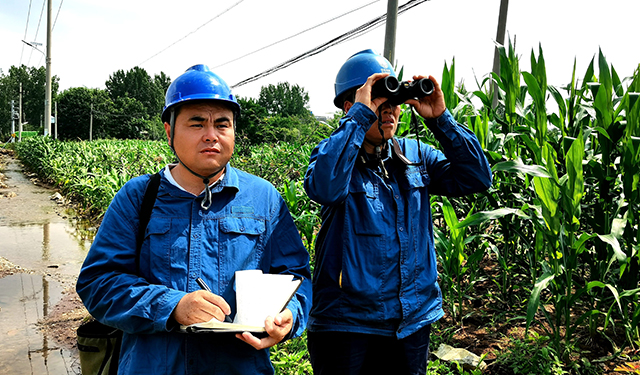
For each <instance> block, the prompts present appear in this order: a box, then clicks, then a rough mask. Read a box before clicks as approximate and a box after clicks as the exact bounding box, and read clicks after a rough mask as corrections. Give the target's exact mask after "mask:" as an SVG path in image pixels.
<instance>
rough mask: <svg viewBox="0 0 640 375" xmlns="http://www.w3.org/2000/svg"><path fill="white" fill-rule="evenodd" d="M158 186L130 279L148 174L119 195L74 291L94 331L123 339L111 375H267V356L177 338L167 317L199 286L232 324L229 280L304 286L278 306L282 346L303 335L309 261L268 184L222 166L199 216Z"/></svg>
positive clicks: (191, 199)
mask: <svg viewBox="0 0 640 375" xmlns="http://www.w3.org/2000/svg"><path fill="white" fill-rule="evenodd" d="M166 174H167V173H166V172H165V171H164V170H163V171H161V175H162V179H161V183H160V187H159V191H158V195H157V199H156V203H155V206H154V209H153V211H152V214H151V218H150V221H149V224H148V226H147V229H146V234H145V238H144V242H143V244H142V248H141V251H140V265H139V272H138V271H136V235H137V233H138V223H139V210H140V206H141V203H142V197H143V196H144V192H145V189H146V186H147V182H148V181H149V175H146V176H141V177H137V178H134V179H132V180H130V181H129V182H127V183H126V184H125V186H124V187H123V188H122V189H120V191H119V192H118V193H117V194H116V196H115V198H114V199H113V201H112V202H111V205H110V206H109V209H108V210H107V212H106V214H105V216H104V219H103V221H102V224H101V225H100V229H99V231H98V233H97V235H96V237H95V240H94V242H93V244H92V246H91V250H90V251H89V253H88V255H87V258H86V260H85V262H84V265H83V267H82V270H81V272H80V275H79V278H78V282H77V287H76V289H77V292H78V294H79V295H80V297H81V298H82V301H83V302H84V304H85V306H86V307H87V309H88V311H89V312H90V313H91V315H93V316H94V317H95V318H96V319H97V320H99V321H100V322H102V323H104V324H107V325H110V326H113V327H117V328H119V329H121V330H122V331H124V336H123V342H122V349H121V352H120V353H121V354H120V364H119V373H120V374H155V375H157V374H273V372H274V369H273V366H272V365H271V361H270V359H269V350H268V349H263V350H256V349H254V348H253V347H252V346H250V345H248V344H246V343H244V342H242V341H240V340H239V339H237V338H236V337H235V336H234V334H219V333H208V334H202V333H197V334H186V333H181V332H180V330H179V326H178V324H177V323H176V322H175V321H174V320H173V319H172V318H170V317H171V313H172V312H173V310H174V308H175V307H176V305H177V304H178V302H179V301H180V299H181V298H182V297H184V296H185V295H186V294H187V293H190V292H193V291H196V290H200V289H201V288H200V286H199V285H198V284H197V282H196V279H197V278H202V279H203V280H204V281H205V282H206V284H208V286H209V287H210V289H211V291H212V292H213V293H214V294H217V295H220V296H222V297H223V298H224V299H225V300H226V301H227V302H228V303H229V305H230V306H231V310H232V313H231V317H233V316H234V315H235V311H236V310H235V292H234V290H233V288H234V281H235V278H234V274H235V272H236V271H238V270H249V269H258V270H262V271H263V272H264V273H273V274H291V275H294V277H295V278H303V280H304V281H303V282H302V285H301V287H300V288H299V289H298V291H297V293H296V295H295V296H294V298H292V300H291V301H290V302H289V304H288V305H287V307H288V308H289V309H290V310H291V312H292V314H293V319H294V324H293V328H292V331H291V332H290V335H289V337H294V336H299V335H300V334H302V332H303V331H304V329H305V328H306V324H307V319H308V313H309V309H310V306H311V281H310V277H311V275H310V269H309V254H308V252H307V251H306V249H305V248H304V246H303V244H302V241H301V239H300V235H299V233H298V231H297V229H296V227H295V224H294V222H293V220H292V218H291V215H290V213H289V211H288V209H287V206H286V204H285V202H284V200H283V199H282V197H281V195H280V194H279V193H278V192H277V190H276V189H275V188H274V187H273V186H272V185H271V184H270V183H269V182H267V181H265V180H263V179H261V178H258V177H256V176H253V175H250V174H248V173H245V172H242V171H240V170H237V169H235V168H232V167H231V166H230V165H227V166H226V170H225V174H224V177H223V178H222V179H221V180H220V181H219V183H217V184H216V185H215V186H214V187H212V193H213V203H212V205H211V207H210V208H209V209H208V210H203V209H202V208H201V207H200V203H201V201H202V198H203V196H204V194H201V195H200V196H199V197H195V196H194V195H193V194H190V193H188V192H186V191H184V190H182V189H180V188H179V187H178V186H175V185H173V184H172V183H170V182H169V181H168V179H167V176H166Z"/></svg>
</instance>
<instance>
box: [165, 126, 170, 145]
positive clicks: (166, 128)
mask: <svg viewBox="0 0 640 375" xmlns="http://www.w3.org/2000/svg"><path fill="white" fill-rule="evenodd" d="M164 131H165V132H166V133H167V142H169V146H171V125H169V123H168V122H165V123H164Z"/></svg>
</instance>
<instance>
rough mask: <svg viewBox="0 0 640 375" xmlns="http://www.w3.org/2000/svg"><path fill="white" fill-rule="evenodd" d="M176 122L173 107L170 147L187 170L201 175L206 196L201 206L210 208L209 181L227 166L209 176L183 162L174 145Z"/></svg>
mask: <svg viewBox="0 0 640 375" xmlns="http://www.w3.org/2000/svg"><path fill="white" fill-rule="evenodd" d="M175 122H176V118H175V110H174V109H173V108H171V117H170V118H169V126H170V127H171V135H170V138H169V139H170V144H169V146H170V148H171V151H173V154H174V155H175V156H176V159H178V162H179V163H180V164H182V166H183V167H185V169H186V170H188V171H189V172H190V173H191V174H193V175H194V176H196V177H199V178H201V179H202V182H203V183H204V198H203V199H202V202H200V207H202V209H203V210H208V209H209V207H211V204H212V203H213V195H212V194H211V188H210V187H209V181H210V180H211V178H213V177H214V176H215V175H217V174H218V173H220V172H222V171H223V170H224V168H225V166H222V167H221V168H220V169H218V170H217V171H215V172H213V173H212V174H210V175H208V176H206V177H205V176H202V175H201V174H199V173H196V172H194V171H192V170H191V168H189V167H188V166H187V165H186V164H185V163H183V162H182V160H180V157H179V156H178V153H177V152H176V149H175V147H173V132H174V131H175Z"/></svg>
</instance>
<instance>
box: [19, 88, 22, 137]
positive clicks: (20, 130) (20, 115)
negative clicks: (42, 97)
mask: <svg viewBox="0 0 640 375" xmlns="http://www.w3.org/2000/svg"><path fill="white" fill-rule="evenodd" d="M18 129H19V130H18V131H19V132H20V134H18V142H22V82H20V107H19V111H18Z"/></svg>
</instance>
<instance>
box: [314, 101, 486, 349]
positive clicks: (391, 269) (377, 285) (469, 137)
mask: <svg viewBox="0 0 640 375" xmlns="http://www.w3.org/2000/svg"><path fill="white" fill-rule="evenodd" d="M376 120H377V117H376V115H375V113H374V112H373V111H371V110H370V109H369V108H368V107H366V106H364V105H363V104H361V103H355V104H354V105H353V107H351V109H350V110H349V112H348V114H347V115H346V116H345V117H344V118H343V119H342V120H341V121H340V127H339V128H338V129H337V130H336V131H335V132H334V133H333V134H332V135H331V137H329V138H328V139H325V140H323V141H322V142H321V143H320V144H319V145H318V146H317V147H316V148H315V149H314V150H313V152H312V154H311V158H310V165H309V168H308V170H307V173H306V176H305V182H304V187H305V190H306V192H307V194H308V195H309V197H310V198H311V199H312V200H314V201H316V202H318V203H320V204H322V227H321V229H320V232H319V233H318V236H317V242H316V247H315V252H316V258H315V268H314V277H313V305H312V308H311V313H310V317H309V331H310V332H326V331H339V332H354V333H365V334H376V335H382V336H395V337H397V338H398V339H402V338H405V337H407V336H409V335H411V334H412V333H414V332H416V331H418V330H420V329H421V328H423V327H425V326H427V325H429V324H431V323H433V322H435V321H437V320H438V319H440V318H441V317H442V316H443V315H444V312H443V310H442V294H441V292H440V287H439V286H438V282H437V278H438V273H437V269H436V253H435V249H434V243H433V223H432V216H431V204H430V195H431V194H438V195H446V196H462V195H467V194H471V193H477V192H481V191H484V190H486V189H488V188H489V187H490V186H491V179H492V177H491V168H490V167H489V164H488V162H487V160H486V158H485V156H484V153H483V151H482V147H481V146H480V144H479V142H478V140H477V138H476V136H475V135H474V134H473V132H471V131H470V130H469V129H467V128H465V127H464V126H462V125H460V124H457V123H456V121H455V120H454V119H453V116H452V115H451V114H450V113H449V111H448V110H447V111H445V112H444V113H443V114H442V115H441V116H440V117H438V118H437V119H431V120H427V125H428V126H429V129H430V130H431V131H432V132H433V134H434V136H435V137H436V139H437V140H438V141H439V142H440V144H441V145H442V148H443V150H444V153H443V152H441V151H438V150H436V149H434V148H433V147H431V146H429V145H426V144H424V143H420V142H417V141H416V140H413V139H404V138H397V139H396V140H397V142H398V145H399V147H400V149H401V151H402V153H403V154H404V155H405V156H406V157H407V158H408V159H409V160H411V161H413V162H417V161H418V160H419V159H420V158H421V164H420V165H417V166H407V165H406V164H403V163H402V162H401V161H400V160H399V158H398V157H397V155H394V154H393V153H392V152H390V151H389V150H390V149H391V148H392V141H391V140H389V141H388V144H387V146H388V147H386V149H385V151H384V155H383V159H384V166H385V169H386V170H387V172H388V178H385V177H384V173H383V171H382V168H380V167H379V163H378V162H377V161H376V160H375V159H372V158H370V157H369V156H368V155H366V154H365V153H364V150H363V149H362V144H363V141H364V139H365V133H366V132H367V130H369V128H370V127H371V125H372V124H373V123H374V122H375V121H376ZM418 147H419V148H420V153H419V152H418Z"/></svg>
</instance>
